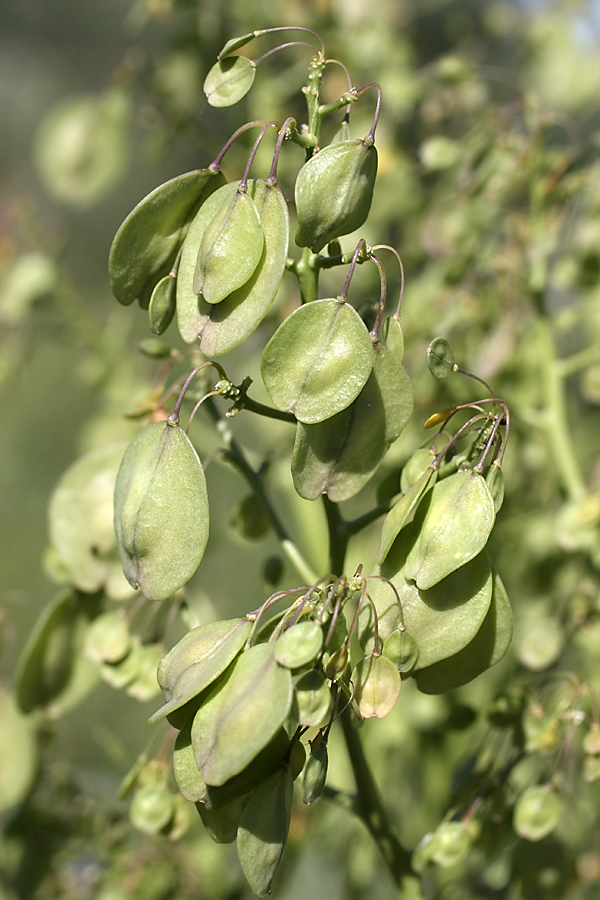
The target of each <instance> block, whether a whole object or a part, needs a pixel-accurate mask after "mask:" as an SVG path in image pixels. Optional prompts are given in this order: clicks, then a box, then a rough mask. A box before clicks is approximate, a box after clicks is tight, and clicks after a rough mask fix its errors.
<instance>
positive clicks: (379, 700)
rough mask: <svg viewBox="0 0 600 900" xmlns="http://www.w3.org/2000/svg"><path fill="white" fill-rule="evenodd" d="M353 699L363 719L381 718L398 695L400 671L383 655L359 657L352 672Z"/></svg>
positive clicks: (392, 705) (390, 707) (393, 703)
mask: <svg viewBox="0 0 600 900" xmlns="http://www.w3.org/2000/svg"><path fill="white" fill-rule="evenodd" d="M352 682H353V684H354V700H355V703H356V707H357V709H358V712H359V714H360V715H361V716H362V717H363V719H369V718H371V717H372V716H377V718H379V719H383V717H384V716H387V714H388V713H390V712H391V711H392V709H393V708H394V705H395V703H396V700H397V699H398V697H399V695H400V687H401V681H400V673H399V672H398V669H397V668H396V667H395V665H394V664H393V663H392V662H390V660H389V659H386V658H385V656H367V657H365V659H361V661H360V662H359V663H358V665H357V666H356V667H355V669H354V671H353V673H352Z"/></svg>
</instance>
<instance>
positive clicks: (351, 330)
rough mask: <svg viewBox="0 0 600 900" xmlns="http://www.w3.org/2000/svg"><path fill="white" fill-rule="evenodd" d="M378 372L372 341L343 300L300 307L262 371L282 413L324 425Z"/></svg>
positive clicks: (268, 353)
mask: <svg viewBox="0 0 600 900" xmlns="http://www.w3.org/2000/svg"><path fill="white" fill-rule="evenodd" d="M372 368H373V343H372V341H371V337H370V335H369V332H368V331H367V327H366V325H365V323H364V322H363V320H362V319H361V317H360V316H359V315H358V313H357V312H356V310H355V309H354V308H353V307H352V306H349V305H348V304H347V303H342V302H340V301H339V300H335V299H328V300H315V301H313V302H312V303H307V304H306V305H305V306H301V307H299V308H298V309H296V310H294V312H293V313H292V314H291V315H290V316H288V318H287V319H286V320H285V321H284V322H282V324H281V325H280V326H279V328H278V329H277V331H276V332H275V334H274V335H273V337H272V338H271V340H270V341H269V343H268V344H267V346H266V347H265V350H264V352H263V356H262V363H261V373H262V377H263V381H264V384H265V387H266V389H267V391H268V392H269V395H270V397H271V400H272V401H273V403H274V404H275V406H276V407H277V409H281V410H286V411H288V412H292V413H294V415H295V416H296V418H297V419H298V420H299V421H300V422H304V423H307V424H312V423H315V422H322V421H323V420H324V419H328V418H330V417H331V416H333V415H335V414H336V413H338V412H340V411H341V410H342V409H345V408H346V407H347V406H349V405H350V404H351V403H352V401H353V400H354V399H355V398H356V397H357V396H358V395H359V393H360V392H361V390H362V389H363V387H364V386H365V384H366V383H367V380H368V378H369V375H370V374H371V370H372Z"/></svg>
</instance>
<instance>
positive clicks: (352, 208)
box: [294, 140, 377, 253]
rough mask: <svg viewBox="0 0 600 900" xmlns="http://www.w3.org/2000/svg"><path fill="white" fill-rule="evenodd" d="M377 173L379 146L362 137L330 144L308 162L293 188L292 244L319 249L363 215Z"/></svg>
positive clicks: (359, 222) (356, 225) (363, 218)
mask: <svg viewBox="0 0 600 900" xmlns="http://www.w3.org/2000/svg"><path fill="white" fill-rule="evenodd" d="M376 175H377V150H376V149H375V147H374V145H373V144H367V143H365V141H363V140H353V141H339V142H337V143H335V144H330V145H329V146H328V147H324V148H323V149H322V150H320V151H319V152H318V153H316V154H315V155H314V156H313V157H311V159H309V160H308V162H306V163H305V164H304V165H303V166H302V168H301V169H300V171H299V173H298V177H297V178H296V185H295V188H294V194H295V200H296V214H297V217H298V228H297V231H296V237H295V240H296V244H297V245H298V246H299V247H310V249H311V250H312V251H313V253H319V251H320V250H322V249H323V247H325V245H326V244H328V243H329V242H330V241H332V240H333V239H334V238H337V237H341V236H342V235H344V234H350V233H351V232H352V231H356V229H357V228H360V227H361V225H363V224H364V222H365V221H366V219H367V216H368V215H369V210H370V208H371V200H372V198H373V188H374V186H375V178H376Z"/></svg>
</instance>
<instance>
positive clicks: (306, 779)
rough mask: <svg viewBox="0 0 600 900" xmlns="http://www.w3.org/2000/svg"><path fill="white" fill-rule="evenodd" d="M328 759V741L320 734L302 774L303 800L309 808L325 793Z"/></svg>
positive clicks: (311, 749) (313, 743) (314, 742)
mask: <svg viewBox="0 0 600 900" xmlns="http://www.w3.org/2000/svg"><path fill="white" fill-rule="evenodd" d="M328 759H329V757H328V752H327V741H326V740H324V739H323V737H322V735H320V734H319V735H317V737H316V738H315V740H314V741H313V742H312V743H311V745H310V753H309V754H308V756H307V758H306V763H305V764H304V771H303V773H302V800H303V802H304V803H306V805H307V806H312V804H313V803H316V802H317V800H319V799H320V797H321V795H322V793H323V790H324V788H325V782H326V781H327V766H328Z"/></svg>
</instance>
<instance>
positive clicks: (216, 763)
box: [192, 644, 292, 786]
mask: <svg viewBox="0 0 600 900" xmlns="http://www.w3.org/2000/svg"><path fill="white" fill-rule="evenodd" d="M291 702H292V676H291V672H290V671H289V669H285V668H283V666H280V665H279V664H278V663H277V661H276V660H275V654H274V647H273V645H272V644H257V645H256V646H254V647H251V648H250V649H249V650H246V651H245V652H244V653H242V654H241V656H239V657H238V658H237V659H236V661H235V662H234V663H233V665H232V666H231V668H230V669H229V670H228V672H227V674H226V676H225V678H224V679H223V681H222V682H221V683H220V684H218V685H217V687H216V688H215V690H214V691H211V693H210V695H209V697H208V699H207V700H206V702H204V703H203V704H202V706H201V707H200V709H199V710H198V713H197V714H196V717H195V719H194V723H193V725H192V743H193V745H194V753H195V755H196V763H197V765H198V768H199V769H200V770H201V771H202V775H203V777H204V780H205V781H206V783H207V784H210V785H217V786H218V785H222V784H224V783H225V782H226V781H228V780H229V779H230V778H232V777H233V776H234V775H237V774H238V772H241V771H242V770H243V769H245V768H246V766H248V765H249V764H250V762H251V761H252V760H253V759H254V758H255V756H256V755H257V754H258V753H259V752H260V751H261V750H262V749H263V747H265V746H266V745H267V744H268V743H269V741H270V740H271V739H272V738H273V737H274V735H275V734H276V733H277V731H278V730H279V729H280V728H281V726H282V724H283V722H284V720H285V718H286V717H287V714H288V712H289V710H290V706H291Z"/></svg>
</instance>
